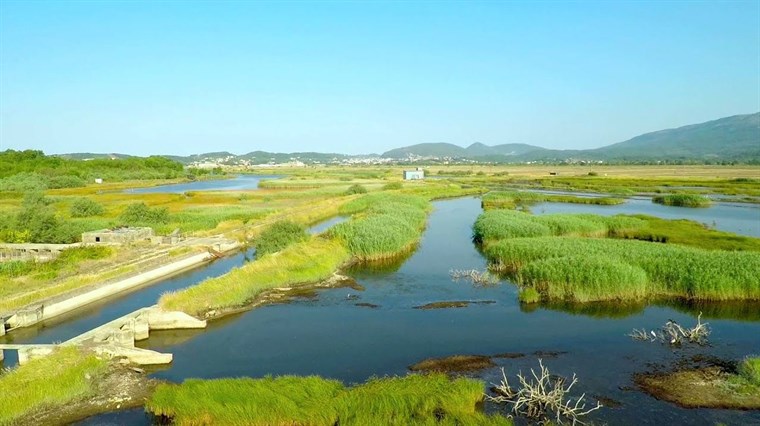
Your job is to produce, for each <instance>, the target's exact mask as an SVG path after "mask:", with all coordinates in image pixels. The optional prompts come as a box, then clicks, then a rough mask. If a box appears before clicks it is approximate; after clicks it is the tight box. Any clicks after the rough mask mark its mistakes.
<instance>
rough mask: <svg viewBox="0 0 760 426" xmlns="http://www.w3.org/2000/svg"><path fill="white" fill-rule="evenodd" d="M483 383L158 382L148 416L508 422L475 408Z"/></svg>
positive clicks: (263, 421) (258, 421)
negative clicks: (353, 384)
mask: <svg viewBox="0 0 760 426" xmlns="http://www.w3.org/2000/svg"><path fill="white" fill-rule="evenodd" d="M483 390H484V384H483V383H482V382H480V381H477V380H472V379H464V378H460V379H450V378H448V377H447V376H446V375H444V374H433V375H410V376H406V377H393V378H378V379H371V380H369V381H368V382H366V383H364V384H361V385H357V386H354V387H350V388H346V387H344V386H343V384H342V383H340V382H339V381H336V380H328V379H323V378H320V377H314V376H311V377H295V376H282V377H266V378H263V379H251V378H240V379H217V380H205V381H204V380H194V379H191V380H186V381H185V382H184V383H182V384H181V385H174V384H165V385H160V386H159V387H158V389H157V390H156V392H155V393H154V394H153V396H152V397H151V398H150V399H149V401H148V403H147V405H146V408H147V410H148V411H150V412H152V413H154V414H156V415H159V416H164V417H168V418H170V419H172V421H173V423H174V424H177V425H206V424H247V425H291V424H308V425H325V426H328V425H329V426H332V425H336V424H340V425H371V424H385V425H411V424H414V425H424V424H430V425H455V424H459V425H467V424H471V425H476V424H477V425H508V424H511V422H510V421H508V420H507V419H505V418H503V417H498V416H493V417H488V416H485V415H484V414H482V413H480V412H479V411H478V410H477V408H476V404H478V403H479V402H480V401H481V400H482V399H483Z"/></svg>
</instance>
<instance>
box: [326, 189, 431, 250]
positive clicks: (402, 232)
mask: <svg viewBox="0 0 760 426" xmlns="http://www.w3.org/2000/svg"><path fill="white" fill-rule="evenodd" d="M429 209H430V203H429V202H428V201H427V200H425V199H424V198H422V197H416V196H410V195H398V194H382V193H380V194H371V195H368V196H364V197H361V198H358V199H356V200H353V201H350V202H348V203H346V204H345V205H344V206H343V209H342V212H343V213H344V214H351V213H353V214H354V215H355V217H354V218H353V219H351V220H349V221H347V222H344V223H341V224H339V225H336V226H334V227H333V228H332V229H331V230H330V231H329V232H328V235H330V236H331V237H333V238H336V239H338V240H340V241H341V242H343V243H344V244H345V246H346V248H348V250H349V252H350V253H351V254H352V255H353V256H354V257H355V258H357V259H359V260H361V261H373V260H380V259H388V258H393V257H396V256H398V255H400V254H403V253H405V252H408V251H409V250H411V249H413V248H414V246H415V245H416V244H417V242H418V241H419V238H420V236H421V235H422V230H423V229H424V228H425V222H426V220H427V212H428V211H429Z"/></svg>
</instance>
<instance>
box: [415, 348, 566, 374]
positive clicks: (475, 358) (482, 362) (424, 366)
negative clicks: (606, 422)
mask: <svg viewBox="0 0 760 426" xmlns="http://www.w3.org/2000/svg"><path fill="white" fill-rule="evenodd" d="M565 353H567V352H559V351H536V352H533V353H531V354H525V353H520V352H503V353H499V354H496V355H452V356H447V357H443V358H427V359H425V360H423V361H420V362H418V363H416V364H413V365H411V366H409V370H411V371H421V372H433V371H435V372H443V373H462V372H471V371H479V370H485V369H486V368H491V367H496V366H497V365H496V363H494V359H517V358H524V357H526V356H528V355H532V356H535V357H536V358H556V357H558V356H559V355H563V354H565Z"/></svg>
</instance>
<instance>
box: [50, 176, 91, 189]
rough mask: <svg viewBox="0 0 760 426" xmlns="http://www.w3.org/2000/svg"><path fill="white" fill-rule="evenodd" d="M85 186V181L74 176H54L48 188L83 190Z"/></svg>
mask: <svg viewBox="0 0 760 426" xmlns="http://www.w3.org/2000/svg"><path fill="white" fill-rule="evenodd" d="M85 185H86V183H85V181H84V179H82V178H80V177H79V176H72V175H63V176H53V177H51V178H49V179H48V182H47V187H48V188H50V189H58V188H81V187H83V186H85Z"/></svg>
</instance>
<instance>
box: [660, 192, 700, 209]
mask: <svg viewBox="0 0 760 426" xmlns="http://www.w3.org/2000/svg"><path fill="white" fill-rule="evenodd" d="M652 202H653V203H657V204H663V205H666V206H676V207H710V204H712V201H710V199H709V198H707V197H705V196H704V195H698V194H666V195H658V196H656V197H654V198H652Z"/></svg>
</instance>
